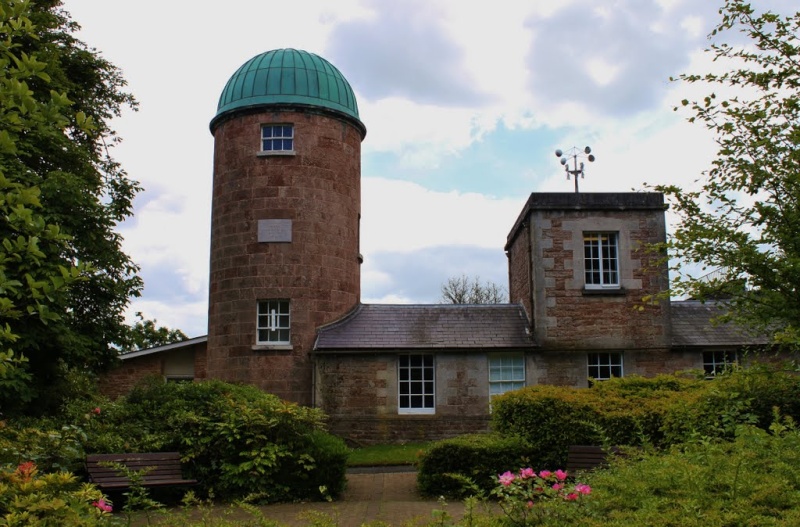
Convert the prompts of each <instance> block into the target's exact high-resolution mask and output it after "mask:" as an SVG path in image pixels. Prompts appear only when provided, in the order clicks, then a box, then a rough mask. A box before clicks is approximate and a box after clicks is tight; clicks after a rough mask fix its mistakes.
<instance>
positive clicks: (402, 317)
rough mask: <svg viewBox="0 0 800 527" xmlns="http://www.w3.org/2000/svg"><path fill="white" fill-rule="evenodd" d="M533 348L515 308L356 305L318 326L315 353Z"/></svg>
mask: <svg viewBox="0 0 800 527" xmlns="http://www.w3.org/2000/svg"><path fill="white" fill-rule="evenodd" d="M531 347H533V340H532V339H531V336H530V334H529V331H528V319H527V317H526V315H525V311H524V310H523V308H522V306H520V305H518V304H480V305H477V304H431V305H419V304H416V305H401V304H389V305H386V304H361V305H359V306H358V307H357V308H356V309H355V310H354V311H353V312H352V313H350V314H349V315H348V316H346V317H345V318H344V319H342V320H340V321H338V322H335V323H333V324H330V325H328V326H325V327H323V328H322V329H320V331H319V335H318V336H317V343H316V346H315V350H316V351H317V352H321V353H324V352H326V351H328V352H333V351H364V352H368V351H373V350H408V349H411V350H420V349H425V350H462V349H472V350H503V349H520V348H527V349H530V348H531Z"/></svg>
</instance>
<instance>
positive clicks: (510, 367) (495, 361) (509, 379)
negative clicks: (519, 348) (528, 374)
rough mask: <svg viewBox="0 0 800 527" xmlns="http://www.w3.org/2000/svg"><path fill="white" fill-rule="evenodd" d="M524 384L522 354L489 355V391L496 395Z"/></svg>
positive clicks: (523, 360)
mask: <svg viewBox="0 0 800 527" xmlns="http://www.w3.org/2000/svg"><path fill="white" fill-rule="evenodd" d="M524 385H525V357H524V355H523V354H521V353H520V354H514V355H496V356H490V357H489V393H490V394H491V395H497V394H501V393H505V392H507V391H509V390H515V389H517V388H521V387H522V386H524Z"/></svg>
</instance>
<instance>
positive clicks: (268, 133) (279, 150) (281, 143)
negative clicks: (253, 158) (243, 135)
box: [259, 124, 294, 155]
mask: <svg viewBox="0 0 800 527" xmlns="http://www.w3.org/2000/svg"><path fill="white" fill-rule="evenodd" d="M281 154H283V155H287V154H294V126H293V125H291V124H264V125H261V152H259V155H281Z"/></svg>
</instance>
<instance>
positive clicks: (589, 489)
mask: <svg viewBox="0 0 800 527" xmlns="http://www.w3.org/2000/svg"><path fill="white" fill-rule="evenodd" d="M575 490H576V491H578V492H580V493H581V494H591V493H592V487H590V486H589V485H584V484H583V483H578V484H577V485H575Z"/></svg>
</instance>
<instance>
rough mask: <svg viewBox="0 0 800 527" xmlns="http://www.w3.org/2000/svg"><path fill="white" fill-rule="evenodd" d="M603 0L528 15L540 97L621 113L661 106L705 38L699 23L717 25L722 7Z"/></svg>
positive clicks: (534, 83) (533, 78)
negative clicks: (607, 0) (604, 2)
mask: <svg viewBox="0 0 800 527" xmlns="http://www.w3.org/2000/svg"><path fill="white" fill-rule="evenodd" d="M595 5H596V4H595V3H594V2H592V3H590V2H579V3H576V4H573V5H570V6H568V7H566V8H564V9H561V10H559V11H556V12H555V13H553V14H552V15H551V16H548V17H544V16H540V15H537V16H533V17H530V18H529V19H528V20H527V23H526V25H527V27H528V28H529V29H530V30H531V31H532V32H533V35H534V36H533V40H532V43H531V47H530V50H529V52H528V56H527V69H528V72H529V74H530V79H529V87H530V90H531V91H532V92H533V93H534V94H535V97H536V99H537V100H538V101H540V104H544V103H545V101H546V102H548V103H550V104H564V103H572V104H577V105H579V107H580V108H581V109H582V110H583V111H584V112H588V113H590V114H599V115H614V116H618V117H626V116H632V115H635V114H636V113H638V112H641V111H644V110H648V109H651V108H653V107H655V106H657V105H658V103H659V102H660V101H661V99H662V97H663V95H664V93H665V92H666V90H667V86H668V79H669V77H670V76H674V75H676V74H678V73H680V72H681V70H682V68H684V67H685V66H686V65H687V64H688V63H689V56H690V53H691V52H692V51H693V50H695V49H697V47H698V46H701V45H702V44H703V42H702V41H701V36H704V35H701V34H700V33H701V32H700V30H699V29H698V28H699V27H705V28H706V29H708V30H710V29H711V23H712V18H711V15H713V14H716V6H711V5H710V4H708V3H707V2H691V3H676V2H668V3H664V2H655V1H643V0H635V1H634V0H620V1H619V2H616V3H615V4H614V6H613V8H612V7H595ZM701 21H702V22H701ZM703 22H705V24H704V23H703ZM681 25H683V26H686V27H688V28H691V30H686V29H680V27H681Z"/></svg>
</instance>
